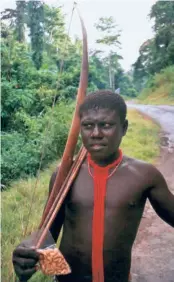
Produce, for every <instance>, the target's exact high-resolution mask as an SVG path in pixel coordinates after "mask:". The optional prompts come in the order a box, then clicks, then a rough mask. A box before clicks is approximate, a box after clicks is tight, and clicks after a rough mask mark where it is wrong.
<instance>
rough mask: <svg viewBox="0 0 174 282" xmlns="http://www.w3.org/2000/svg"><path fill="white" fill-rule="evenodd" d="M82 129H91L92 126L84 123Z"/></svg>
mask: <svg viewBox="0 0 174 282" xmlns="http://www.w3.org/2000/svg"><path fill="white" fill-rule="evenodd" d="M83 127H85V128H92V124H90V123H84V124H83Z"/></svg>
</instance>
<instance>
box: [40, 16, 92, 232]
mask: <svg viewBox="0 0 174 282" xmlns="http://www.w3.org/2000/svg"><path fill="white" fill-rule="evenodd" d="M78 15H79V18H80V22H81V27H82V35H83V57H82V64H81V73H80V82H79V87H78V92H77V100H76V108H75V112H74V116H73V119H72V124H71V128H70V131H69V135H68V139H67V142H66V146H65V150H64V153H63V156H62V161H61V164H60V167H59V171H58V174H57V176H56V179H55V182H54V186H53V189H52V192H51V194H50V196H49V199H48V202H47V204H46V207H45V210H44V213H43V216H42V220H41V223H40V225H39V228H41V227H42V225H43V223H44V220H45V218H46V216H47V214H48V212H49V210H50V208H51V206H52V204H53V202H54V199H55V198H56V195H57V194H58V192H59V190H60V187H61V186H62V184H63V182H64V181H65V179H66V177H67V175H68V172H69V170H70V168H71V166H72V163H73V157H74V152H75V148H76V144H77V141H78V136H79V132H80V120H79V116H78V111H79V106H80V104H81V103H82V102H83V101H84V98H85V95H86V90H87V85H88V47H87V33H86V29H85V26H84V22H83V20H82V18H81V16H80V14H79V12H78Z"/></svg>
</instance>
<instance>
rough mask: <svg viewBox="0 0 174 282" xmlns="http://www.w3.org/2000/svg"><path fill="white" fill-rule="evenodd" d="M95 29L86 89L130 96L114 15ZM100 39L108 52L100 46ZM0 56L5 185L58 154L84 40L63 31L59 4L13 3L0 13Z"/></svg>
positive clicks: (64, 137)
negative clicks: (98, 33)
mask: <svg viewBox="0 0 174 282" xmlns="http://www.w3.org/2000/svg"><path fill="white" fill-rule="evenodd" d="M96 28H98V29H100V31H101V37H100V39H98V40H96V41H97V42H98V46H99V50H89V80H88V81H89V83H88V92H90V91H93V90H97V89H108V88H109V89H113V90H114V89H116V88H118V87H121V88H123V90H124V91H125V92H126V95H127V96H131V97H133V96H134V95H135V89H133V85H132V84H131V82H130V79H129V78H128V76H127V75H126V74H125V73H124V71H123V69H122V68H121V66H120V62H119V60H120V59H121V57H120V56H119V55H118V52H117V49H118V44H119V45H120V43H119V41H118V38H119V36H120V32H119V31H118V30H117V27H116V24H115V22H114V19H113V18H111V17H109V18H102V19H99V22H98V24H96ZM108 32H109V33H110V36H107V37H106V34H107V33H108ZM103 43H104V44H105V46H108V47H109V48H110V52H109V54H104V52H103V51H102V50H101V49H100V47H101V44H103ZM1 56H2V62H1V66H2V70H3V71H2V111H1V121H2V164H1V166H2V184H3V185H5V186H6V185H8V184H9V183H10V182H11V181H12V180H14V179H18V178H24V177H27V176H28V175H33V176H34V175H36V173H37V170H38V167H39V163H40V159H41V158H42V167H41V169H43V168H45V167H46V166H47V165H48V163H50V162H51V161H53V160H54V159H55V157H56V156H60V155H61V154H62V151H63V148H64V145H65V142H66V137H67V132H68V128H69V122H70V120H71V114H72V110H73V106H72V105H74V99H75V97H76V93H77V88H78V84H79V79H80V65H81V57H82V41H81V40H80V39H79V38H76V39H75V41H74V42H73V41H72V40H71V38H70V37H69V34H67V31H66V29H65V23H64V16H63V13H62V9H61V8H60V7H59V8H54V7H50V6H48V5H46V4H43V2H41V1H17V2H16V9H6V10H5V11H3V12H2V26H1ZM53 104H54V105H55V109H54V110H52V105H53ZM47 131H49V132H50V134H49V136H48V134H47ZM41 151H42V153H41ZM41 154H42V155H41ZM5 186H3V187H5Z"/></svg>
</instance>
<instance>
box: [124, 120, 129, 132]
mask: <svg viewBox="0 0 174 282" xmlns="http://www.w3.org/2000/svg"><path fill="white" fill-rule="evenodd" d="M128 124H129V123H128V120H127V119H126V120H125V121H124V124H123V136H125V135H126V132H127V129H128Z"/></svg>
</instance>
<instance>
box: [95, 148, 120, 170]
mask: <svg viewBox="0 0 174 282" xmlns="http://www.w3.org/2000/svg"><path fill="white" fill-rule="evenodd" d="M119 156H120V153H119V150H117V151H116V152H114V153H113V154H112V155H110V156H108V157H105V158H104V159H93V158H92V156H91V158H92V160H93V161H94V162H95V163H96V164H97V165H98V166H101V167H105V166H107V165H109V164H112V163H113V162H114V161H115V160H116V159H118V158H119Z"/></svg>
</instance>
